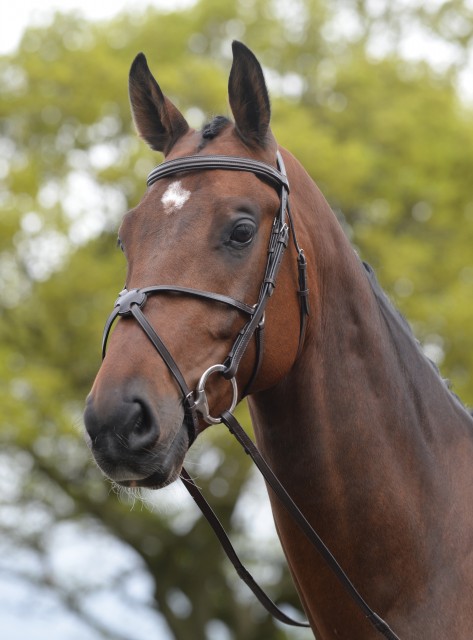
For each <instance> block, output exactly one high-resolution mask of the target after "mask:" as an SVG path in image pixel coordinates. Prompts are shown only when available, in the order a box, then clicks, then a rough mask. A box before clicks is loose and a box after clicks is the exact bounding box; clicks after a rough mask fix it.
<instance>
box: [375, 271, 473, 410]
mask: <svg viewBox="0 0 473 640" xmlns="http://www.w3.org/2000/svg"><path fill="white" fill-rule="evenodd" d="M362 264H363V267H364V269H365V272H366V274H367V276H368V280H369V283H370V285H371V289H372V291H373V293H374V296H375V298H376V301H377V303H378V307H379V310H380V312H381V315H382V316H383V318H384V320H385V322H386V324H387V326H388V328H389V331H390V333H391V335H392V337H393V340H394V341H396V337H397V336H399V335H401V336H403V337H404V339H405V340H406V339H407V341H408V343H409V344H410V345H411V346H412V347H413V348H414V349H415V350H416V352H417V353H418V355H419V356H420V357H421V358H422V359H423V360H424V361H425V362H427V363H428V364H429V366H430V367H431V369H432V370H433V372H434V373H435V375H436V376H437V377H438V379H439V380H440V382H441V383H442V384H443V386H444V387H445V389H446V390H447V391H448V393H449V394H450V395H451V396H452V397H453V398H454V399H455V400H456V401H457V402H459V403H460V405H461V406H462V407H463V408H464V409H465V410H466V411H467V413H468V414H469V415H470V416H471V417H472V418H473V409H470V408H467V407H465V405H464V404H463V402H462V401H461V399H460V398H459V397H458V396H457V394H456V393H455V392H454V391H452V389H451V385H450V381H449V380H447V379H445V378H443V377H442V375H441V373H440V370H439V368H438V366H437V365H436V364H435V362H433V360H431V359H430V358H429V357H428V356H426V354H425V353H424V350H423V349H422V345H421V343H420V342H419V340H418V339H417V338H416V337H415V335H414V332H413V331H412V327H411V326H410V324H409V322H408V321H407V320H406V318H405V317H404V316H403V315H402V313H401V312H400V311H399V310H398V309H397V308H396V307H395V306H394V305H393V304H392V302H391V300H390V299H389V298H388V296H387V294H386V292H385V291H384V290H383V288H382V287H381V285H380V284H379V282H378V279H377V277H376V274H375V272H374V269H373V268H372V267H371V266H370V265H369V264H368V263H366V262H363V263H362Z"/></svg>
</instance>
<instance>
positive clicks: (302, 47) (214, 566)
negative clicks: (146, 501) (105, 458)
mask: <svg viewBox="0 0 473 640" xmlns="http://www.w3.org/2000/svg"><path fill="white" fill-rule="evenodd" d="M378 4H379V8H378V11H377V13H373V9H372V3H369V2H365V1H364V0H351V1H349V0H344V1H342V0H338V1H337V2H331V3H329V2H326V1H325V0H297V1H295V0H294V1H293V2H290V3H287V2H284V1H282V0H279V1H278V2H275V1H274V0H271V1H270V0H239V1H238V2H233V3H226V2H225V3H223V2H218V1H217V0H201V1H200V2H198V3H197V4H195V5H194V6H192V7H191V8H189V9H187V10H185V11H180V12H171V13H164V12H159V11H156V10H148V11H146V12H144V13H143V14H140V15H123V16H119V17H117V18H116V19H114V20H112V21H109V22H106V23H102V24H93V23H88V22H86V21H84V20H83V19H81V18H80V17H78V16H76V15H61V14H58V15H56V16H55V18H54V21H53V22H52V23H51V24H50V25H49V26H47V27H43V28H39V27H36V28H30V29H28V31H27V32H26V33H25V35H24V38H23V40H22V42H21V45H20V47H19V49H18V51H17V52H15V53H14V54H12V55H11V56H5V57H3V58H0V88H1V95H2V99H1V102H0V117H1V124H0V149H1V151H2V152H1V154H0V176H1V177H2V182H1V185H0V206H1V219H0V279H1V288H0V314H1V315H0V379H1V380H2V383H1V386H0V402H1V406H2V414H1V419H0V433H1V438H2V441H3V443H4V444H3V452H2V453H1V454H0V457H1V459H2V469H3V471H2V472H1V473H0V481H1V483H2V492H1V495H2V497H1V498H0V528H1V531H2V534H3V535H2V542H1V543H0V544H1V547H2V552H3V553H2V555H3V557H6V558H10V563H8V562H6V563H5V564H4V566H3V565H2V567H3V569H4V570H5V571H8V572H10V573H11V575H12V576H14V575H15V576H17V577H19V578H21V579H22V580H25V581H27V582H30V583H35V584H38V585H40V586H41V587H42V589H43V590H45V589H46V590H50V591H52V592H54V593H56V594H57V595H58V597H59V598H61V599H62V601H63V604H64V606H65V607H67V608H69V609H70V610H71V611H73V612H75V613H76V614H77V616H78V618H79V619H80V620H81V621H82V622H83V623H85V624H87V625H89V626H90V627H91V628H93V629H94V633H95V634H96V635H94V636H93V637H94V638H95V637H97V638H107V637H113V638H115V639H118V640H120V638H127V640H135V638H141V637H143V636H140V635H133V634H132V632H128V631H127V632H124V631H123V629H122V630H120V629H117V628H115V629H114V627H113V624H110V623H108V622H106V620H105V618H104V617H103V616H102V617H101V615H97V614H96V613H95V614H94V613H91V610H90V599H91V597H92V596H94V597H98V595H100V594H102V593H103V592H104V590H106V589H107V588H113V589H115V590H116V589H118V587H117V586H116V585H118V584H119V585H122V591H123V594H124V598H125V600H127V601H129V599H130V598H129V596H128V595H127V593H128V592H127V591H126V588H125V586H126V584H128V583H127V580H128V579H130V575H135V574H136V575H138V574H139V575H146V576H148V579H150V580H151V581H152V585H153V587H152V589H151V590H150V593H151V595H150V598H149V600H146V599H144V600H143V601H142V602H141V603H140V606H138V604H137V605H136V608H135V610H134V611H133V610H131V612H130V614H129V616H130V619H131V620H133V616H136V620H137V621H138V616H141V611H142V610H143V608H144V609H146V610H148V611H149V610H156V611H158V612H160V613H161V614H162V615H163V616H164V619H165V621H166V625H167V628H168V632H169V637H174V638H178V639H179V640H186V639H188V638H189V639H190V638H192V639H193V640H194V639H198V638H211V637H217V635H215V634H218V633H220V635H219V636H218V637H219V638H223V637H229V638H234V639H239V638H241V639H245V640H251V638H255V640H256V639H260V638H265V639H267V640H272V639H277V638H281V639H282V638H296V637H297V638H302V637H304V638H305V637H310V635H304V633H302V634H301V633H299V634H298V633H296V632H291V631H288V630H282V629H281V627H280V626H278V625H275V624H274V623H273V622H272V621H271V620H269V619H268V617H267V616H266V615H265V614H263V613H261V610H260V608H259V605H255V604H254V602H253V599H252V597H251V596H248V594H247V592H246V591H245V589H244V588H243V587H241V586H240V585H239V584H238V582H237V579H236V578H235V577H234V576H233V575H232V573H231V571H230V570H229V568H228V565H227V563H226V562H225V561H224V560H223V558H222V554H221V553H220V552H219V551H218V549H217V545H216V543H215V542H214V539H213V537H212V534H211V533H210V532H209V531H208V529H207V526H206V524H205V523H204V522H202V520H201V519H199V518H198V516H197V515H196V513H195V512H194V511H192V506H190V505H187V503H186V506H185V508H184V509H183V510H179V509H176V508H174V507H173V508H169V510H168V511H169V512H168V513H163V512H162V511H159V510H158V511H157V510H156V509H154V508H147V507H145V508H141V507H140V506H139V505H140V503H138V506H137V505H135V508H134V509H133V510H132V512H131V513H130V506H131V504H130V500H131V499H130V498H129V497H122V499H121V500H119V499H117V498H116V497H115V496H113V495H110V492H109V485H108V484H107V483H106V481H104V479H103V478H102V477H101V476H100V474H99V473H98V471H97V470H96V468H95V466H94V465H93V464H92V463H91V461H90V459H89V456H88V453H87V451H86V447H85V445H84V444H83V442H82V439H81V436H80V424H81V418H80V416H81V411H82V406H83V401H84V398H85V396H86V394H87V392H88V389H89V387H90V384H91V382H92V380H93V377H94V375H95V372H96V370H97V369H98V366H99V346H100V337H101V330H102V325H103V322H104V320H105V318H106V315H107V313H108V312H109V309H110V308H111V306H112V304H113V300H114V297H115V295H116V292H117V291H118V290H119V288H120V286H121V284H122V282H123V278H124V263H123V258H122V256H121V255H120V253H119V252H117V251H116V249H115V241H114V235H115V233H116V229H117V227H118V224H119V220H120V218H121V216H122V215H123V213H124V212H125V211H126V210H127V209H128V208H130V207H132V206H134V205H135V204H136V203H137V201H138V200H139V198H140V194H142V192H143V190H144V184H145V178H146V175H147V173H148V171H149V170H150V169H151V168H152V166H154V164H156V162H157V161H158V160H159V158H157V157H156V154H153V153H151V151H149V150H148V149H146V147H145V145H144V144H143V143H141V142H140V141H139V140H138V139H137V137H136V134H135V132H134V130H133V128H132V126H131V117H130V114H129V106H128V97H127V81H126V79H127V73H128V68H129V65H130V63H131V61H132V59H133V57H134V55H135V54H136V53H137V52H138V51H144V52H145V53H146V54H147V56H148V58H149V61H150V65H151V66H152V68H153V70H154V71H155V72H156V75H157V77H158V79H159V82H160V84H161V86H162V87H163V89H164V90H165V92H166V93H167V94H168V95H170V97H171V98H172V99H173V100H174V101H175V102H176V103H177V104H178V105H179V107H180V108H181V109H182V110H183V112H184V113H185V115H186V117H187V118H188V120H189V121H190V123H191V124H193V125H194V126H200V125H201V124H202V122H203V121H204V120H205V119H207V118H208V117H210V116H212V115H214V114H215V113H218V112H223V113H227V111H228V109H227V107H226V106H225V105H226V102H225V100H226V82H227V76H228V70H229V65H230V46H229V44H230V41H231V40H232V39H233V38H239V39H242V40H244V41H245V42H246V43H247V44H248V45H249V46H250V47H252V48H253V49H254V50H255V51H256V52H257V53H258V55H259V56H260V58H261V60H262V61H263V63H264V65H265V70H266V73H267V78H268V82H269V85H270V90H271V93H272V98H273V99H272V102H273V114H274V115H273V129H274V131H275V134H276V136H277V137H278V139H279V141H280V142H281V143H282V144H283V145H285V146H286V147H288V148H289V149H290V150H291V151H292V152H293V153H294V154H295V155H296V156H297V157H298V158H299V159H300V160H301V162H302V163H303V164H304V166H305V167H306V169H307V170H308V171H309V173H310V174H311V175H312V176H313V177H314V179H315V180H316V182H317V183H318V184H319V186H320V187H321V189H322V190H323V191H324V193H325V195H326V197H327V198H328V200H329V202H330V203H331V205H332V206H333V208H334V210H335V211H336V213H337V215H338V216H339V217H340V220H341V222H342V224H343V225H344V227H345V229H346V231H347V233H348V234H349V235H350V237H351V239H352V241H353V243H354V245H355V246H356V248H357V249H358V250H359V251H360V253H361V255H362V257H363V258H364V259H366V260H368V261H369V262H371V263H372V264H373V266H374V267H375V268H376V269H377V271H378V275H379V277H380V280H381V282H382V283H383V285H384V286H385V288H386V290H387V291H388V293H389V294H390V295H391V296H392V297H393V298H394V300H395V302H396V304H397V305H398V306H399V307H400V309H401V310H402V311H403V313H405V315H406V316H407V317H408V319H409V320H410V321H411V323H412V324H413V326H414V329H415V331H416V334H417V336H418V337H419V339H420V340H421V342H422V343H423V345H424V346H425V349H426V352H427V353H428V354H429V355H430V356H431V357H433V358H434V359H436V360H437V361H438V362H439V363H440V365H441V371H442V374H443V375H444V376H446V377H448V378H450V379H451V380H452V383H453V387H454V390H455V391H456V392H457V393H458V394H459V395H460V396H461V397H462V399H463V400H464V401H465V402H469V403H473V378H472V372H473V332H472V331H471V326H472V324H473V305H472V304H471V300H472V297H473V295H472V294H473V257H472V256H473V254H472V250H471V247H472V244H473V195H472V187H471V176H472V167H473V113H472V111H471V109H470V108H469V107H467V106H466V105H465V104H464V103H463V102H462V100H461V99H460V98H459V95H458V83H457V82H458V79H459V77H460V74H461V71H462V68H463V65H464V62H465V58H466V51H467V46H468V45H469V43H470V37H471V33H472V32H473V31H472V29H471V22H472V15H471V11H470V10H468V4H467V3H466V2H463V1H460V0H458V1H456V2H454V1H450V2H445V3H442V4H441V5H440V6H436V8H435V7H432V8H429V9H427V8H426V5H425V3H416V2H413V3H411V4H410V6H409V8H406V6H405V3H399V5H398V4H397V3H388V2H386V3H385V4H383V3H378ZM435 5H438V3H435ZM401 6H402V10H401V8H400V7H401ZM341 17H342V18H343V20H341V19H340V18H341ZM350 25H351V26H350ZM412 25H417V27H418V28H419V29H421V30H422V29H423V30H424V31H425V32H428V33H429V34H430V35H431V36H432V34H433V36H432V37H435V38H436V39H437V40H438V41H439V42H443V43H444V44H445V43H446V44H448V45H449V46H451V47H453V48H454V50H455V51H456V52H458V54H459V55H458V56H457V57H456V58H455V60H454V61H453V62H452V64H451V65H449V66H443V67H442V68H441V69H439V68H436V67H432V66H431V65H429V64H428V63H426V62H425V61H424V62H423V61H418V62H413V61H406V59H405V57H403V55H402V54H403V53H405V52H404V51H403V45H402V43H403V42H404V40H403V38H404V37H405V36H406V34H408V32H409V29H412ZM349 26H350V28H348V27H349ZM383 34H384V35H385V40H386V42H385V43H384V46H383V47H380V46H379V42H378V41H379V39H380V38H381V36H383ZM388 36H389V37H388ZM377 42H378V45H377ZM314 224H316V221H314ZM240 412H241V416H242V418H243V419H244V420H248V417H247V416H246V412H245V408H244V407H243V408H241V409H240ZM193 449H194V448H193ZM191 464H192V465H193V468H192V469H191V470H193V469H195V470H196V473H197V474H198V476H199V483H200V484H201V485H202V486H203V488H204V489H205V490H206V492H207V493H208V494H209V495H210V496H211V497H212V500H213V502H214V503H215V505H216V508H217V511H218V512H219V514H220V516H221V517H222V520H223V522H224V523H225V524H226V526H228V527H229V529H230V530H231V531H232V533H233V535H234V536H235V537H236V538H237V539H238V540H239V542H240V544H241V545H242V546H243V547H245V540H247V539H248V538H249V536H250V533H249V531H248V528H247V525H246V524H245V522H244V520H242V519H241V518H239V517H238V509H237V510H236V511H235V504H237V505H238V504H241V503H242V501H244V500H245V499H246V498H245V496H246V497H248V495H249V494H251V490H250V489H249V487H252V486H253V484H252V482H253V480H252V476H251V472H250V470H249V466H248V462H247V461H246V460H245V459H244V457H243V456H242V454H241V453H240V452H239V451H238V450H237V449H236V448H235V446H234V445H233V444H232V443H231V442H230V441H229V440H228V439H227V437H226V436H225V434H223V433H220V431H219V430H218V429H214V430H213V431H212V430H211V431H210V432H209V433H207V434H206V435H205V436H204V437H203V438H202V442H201V443H200V444H199V443H197V446H196V450H195V451H193V452H191ZM150 500H151V501H152V502H153V503H155V502H159V496H155V497H153V498H150ZM185 514H190V515H188V516H186V515H185ZM186 518H187V519H186ZM69 525H71V526H74V527H76V530H77V531H78V532H79V533H80V532H90V531H92V532H94V535H95V536H96V537H97V536H105V539H108V540H110V539H114V540H119V541H120V542H121V544H122V545H123V548H126V549H128V550H129V551H130V553H132V556H130V557H132V558H133V561H132V562H131V565H130V566H131V568H130V566H125V567H124V568H123V570H122V569H121V568H120V571H119V573H117V575H115V576H114V579H113V585H110V584H105V583H104V582H103V581H102V582H101V581H100V580H99V579H98V577H95V578H94V572H93V571H91V569H90V568H89V569H88V570H90V571H91V574H90V575H88V574H87V575H82V576H81V578H80V579H78V578H77V576H76V577H75V579H74V580H72V581H69V582H68V581H67V580H65V579H64V576H62V575H61V573H60V572H55V571H54V570H53V569H52V568H51V566H52V563H53V560H54V553H55V549H54V548H53V545H52V543H51V540H52V539H53V538H54V536H55V535H56V534H55V533H54V532H60V531H63V530H64V527H65V526H69ZM51 532H52V533H51ZM57 535H59V533H57ZM84 535H87V534H86V533H84ZM107 536H108V538H107ZM54 539H55V538H54ZM96 539H98V538H96ZM250 539H251V538H250ZM273 544H274V540H273V539H272V538H271V542H268V544H266V543H265V544H264V548H262V549H261V548H260V549H259V550H257V551H256V550H252V549H249V550H248V549H246V551H247V553H248V556H249V557H253V558H254V564H255V570H256V572H259V573H260V574H262V575H263V576H266V577H267V579H268V581H269V582H270V583H272V584H270V587H271V591H272V593H273V594H274V596H275V598H276V599H278V600H280V601H283V602H286V603H289V604H292V605H294V606H296V604H297V600H296V597H295V594H294V590H293V587H292V585H291V582H290V579H289V578H288V576H287V572H286V571H285V569H284V563H283V560H282V557H281V554H280V553H278V552H277V551H275V550H274V549H273ZM20 551H21V552H22V553H23V554H27V555H28V554H29V556H28V557H30V558H32V557H34V558H35V561H34V562H30V564H28V563H26V565H25V564H24V563H23V565H21V563H20V565H21V566H19V565H18V563H15V562H14V559H15V558H16V557H17V555H16V554H18V553H20ZM21 557H23V556H21ZM18 558H20V556H18ZM265 566H266V567H271V569H272V573H270V574H269V575H267V574H265V573H264V570H263V568H264V567H265ZM22 567H23V568H22ZM25 567H26V568H25ZM117 571H118V569H117ZM103 580H105V578H104V579H103ZM109 582H110V580H109ZM140 607H141V608H140ZM218 624H221V625H224V627H219V626H218ZM212 625H213V626H212ZM0 628H1V623H0ZM212 629H213V630H214V631H212ZM215 629H217V631H215ZM219 629H220V631H218V630H219ZM222 629H224V630H223V631H222ZM225 629H226V631H225ZM137 633H138V632H137ZM212 633H214V635H213V636H212ZM225 633H226V634H227V635H225Z"/></svg>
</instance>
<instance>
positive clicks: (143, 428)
mask: <svg viewBox="0 0 473 640" xmlns="http://www.w3.org/2000/svg"><path fill="white" fill-rule="evenodd" d="M133 406H134V409H135V412H134V415H133V416H132V419H131V420H130V422H129V429H128V445H129V447H130V449H132V450H134V451H137V450H139V449H146V448H150V447H152V446H153V445H154V444H155V443H156V440H157V439H158V437H159V428H158V425H157V423H156V421H155V420H154V419H153V417H152V416H151V415H150V413H149V412H148V410H147V408H146V407H145V405H143V404H141V403H140V402H139V401H137V402H134V403H133Z"/></svg>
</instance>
